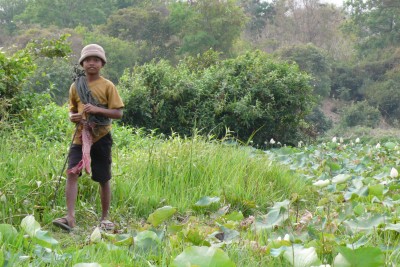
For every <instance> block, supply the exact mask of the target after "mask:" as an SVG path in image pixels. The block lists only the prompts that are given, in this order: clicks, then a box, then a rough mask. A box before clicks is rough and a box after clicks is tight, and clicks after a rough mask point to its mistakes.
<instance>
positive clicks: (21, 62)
mask: <svg viewBox="0 0 400 267" xmlns="http://www.w3.org/2000/svg"><path fill="white" fill-rule="evenodd" d="M34 69H35V65H34V63H33V60H32V57H31V55H30V54H29V53H28V52H27V51H26V50H20V51H18V52H16V53H14V54H13V55H12V56H11V57H9V56H7V55H6V54H5V53H4V52H2V51H0V120H3V119H6V118H7V117H8V113H9V109H10V107H11V101H12V100H13V99H14V98H15V97H16V96H17V95H18V94H19V93H20V91H21V90H22V86H23V84H24V82H25V78H26V77H27V76H28V75H30V74H31V73H32V72H33V71H34ZM14 109H15V108H14Z"/></svg>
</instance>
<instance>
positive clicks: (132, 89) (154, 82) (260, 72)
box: [119, 51, 313, 145]
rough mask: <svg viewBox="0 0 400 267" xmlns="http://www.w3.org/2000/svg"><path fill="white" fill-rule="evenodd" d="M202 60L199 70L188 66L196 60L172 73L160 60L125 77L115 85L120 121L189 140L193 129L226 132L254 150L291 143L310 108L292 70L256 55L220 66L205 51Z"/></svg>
mask: <svg viewBox="0 0 400 267" xmlns="http://www.w3.org/2000/svg"><path fill="white" fill-rule="evenodd" d="M204 56H205V60H204V62H209V63H206V64H205V66H204V67H203V68H200V69H195V68H194V67H193V66H194V65H193V62H196V61H201V60H200V58H199V57H198V58H197V59H195V58H188V60H186V61H183V62H182V63H181V64H179V65H178V66H177V67H176V68H174V67H172V66H171V65H170V64H168V63H167V62H165V61H161V62H159V63H151V64H146V65H144V66H141V67H136V68H135V69H134V71H133V73H132V75H129V74H128V73H126V74H125V75H124V76H123V77H122V78H121V81H120V85H119V86H120V91H121V94H122V95H123V97H124V100H125V103H126V108H125V111H124V118H123V122H125V123H127V124H130V125H132V126H134V127H145V128H147V129H158V130H159V131H160V132H162V133H164V134H171V133H172V132H177V133H179V134H181V135H191V134H193V129H195V128H197V129H202V130H203V131H204V132H212V133H213V134H216V135H217V136H219V137H222V136H224V134H225V130H226V129H230V130H231V131H233V132H234V133H235V136H236V137H237V138H238V139H240V140H242V141H249V140H250V139H252V140H253V141H254V143H256V144H258V145H263V144H264V142H265V141H267V140H270V138H272V137H274V138H275V139H276V140H280V141H281V142H286V141H289V140H291V139H292V140H293V139H294V138H295V136H296V134H297V132H298V129H299V127H300V124H301V122H302V119H304V117H305V116H306V115H307V114H308V113H309V112H310V110H311V107H312V104H313V97H312V95H311V87H310V86H309V77H308V76H307V75H305V74H304V73H301V72H299V70H298V68H297V66H296V65H290V64H285V63H278V62H276V61H273V60H272V59H271V58H269V57H268V56H267V55H266V54H264V53H262V52H260V51H256V52H252V53H247V54H246V55H243V56H240V57H237V58H235V59H230V60H224V61H216V58H215V55H213V54H212V53H211V52H209V53H206V54H205V55H204ZM207 65H209V66H208V67H207Z"/></svg>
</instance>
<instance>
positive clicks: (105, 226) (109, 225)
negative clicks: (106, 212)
mask: <svg viewBox="0 0 400 267" xmlns="http://www.w3.org/2000/svg"><path fill="white" fill-rule="evenodd" d="M114 228H115V224H114V223H113V222H111V221H109V220H102V221H101V222H100V229H102V230H105V231H111V230H114Z"/></svg>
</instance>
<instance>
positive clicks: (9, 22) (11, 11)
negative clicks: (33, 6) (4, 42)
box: [0, 0, 27, 34]
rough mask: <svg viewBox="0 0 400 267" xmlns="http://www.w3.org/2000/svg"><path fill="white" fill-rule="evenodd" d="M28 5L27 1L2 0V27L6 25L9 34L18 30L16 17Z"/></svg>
mask: <svg viewBox="0 0 400 267" xmlns="http://www.w3.org/2000/svg"><path fill="white" fill-rule="evenodd" d="M26 5H27V1H26V0H0V25H2V26H3V25H4V27H5V30H6V32H7V33H8V34H13V33H14V32H15V31H16V30H17V24H16V21H15V19H14V17H15V16H17V15H19V14H21V13H22V12H23V11H24V9H25V7H26Z"/></svg>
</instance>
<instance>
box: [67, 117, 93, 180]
mask: <svg viewBox="0 0 400 267" xmlns="http://www.w3.org/2000/svg"><path fill="white" fill-rule="evenodd" d="M92 144H93V137H92V134H91V127H90V126H89V124H88V123H83V128H82V160H81V161H79V163H78V164H77V165H76V166H75V167H73V168H71V169H69V170H68V173H73V174H79V173H80V172H81V171H82V170H83V169H84V170H85V172H86V173H87V174H90V173H91V171H92V170H91V167H90V163H91V158H90V149H91V147H92Z"/></svg>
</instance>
